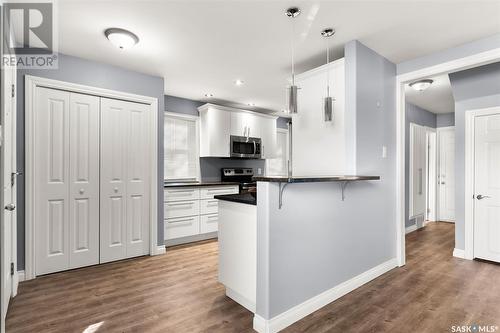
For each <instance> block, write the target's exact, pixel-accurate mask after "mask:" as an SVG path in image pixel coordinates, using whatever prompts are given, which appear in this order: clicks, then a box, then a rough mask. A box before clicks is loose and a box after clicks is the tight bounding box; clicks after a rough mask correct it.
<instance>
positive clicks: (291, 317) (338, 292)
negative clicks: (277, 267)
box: [253, 258, 398, 333]
mask: <svg viewBox="0 0 500 333" xmlns="http://www.w3.org/2000/svg"><path fill="white" fill-rule="evenodd" d="M397 266H398V262H397V259H396V258H393V259H390V260H388V261H386V262H384V263H382V264H380V265H378V266H375V267H373V268H372V269H369V270H367V271H366V272H363V273H361V274H359V275H357V276H355V277H353V278H352V279H349V280H347V281H345V282H343V283H341V284H339V285H337V286H335V287H333V288H331V289H329V290H327V291H325V292H323V293H321V294H319V295H317V296H314V297H312V298H310V299H308V300H307V301H305V302H303V303H301V304H299V305H296V306H294V307H293V308H291V309H290V310H287V311H285V312H283V313H281V314H279V315H277V316H275V317H273V318H271V319H269V320H267V319H264V318H262V317H261V316H259V315H257V314H256V315H255V316H254V319H253V329H254V330H256V331H257V332H259V333H274V332H279V331H281V330H282V329H284V328H286V327H288V326H290V325H292V324H293V323H295V322H297V321H299V320H300V319H302V318H304V317H306V316H307V315H309V314H311V313H313V312H314V311H316V310H318V309H320V308H322V307H324V306H325V305H327V304H329V303H331V302H333V301H335V300H337V299H339V298H340V297H342V296H344V295H346V294H347V293H349V292H351V291H353V290H354V289H356V288H359V287H361V286H362V285H364V284H365V283H367V282H370V281H371V280H373V279H375V278H377V277H379V276H380V275H382V274H384V273H386V272H388V271H390V270H391V269H393V268H395V267H397Z"/></svg>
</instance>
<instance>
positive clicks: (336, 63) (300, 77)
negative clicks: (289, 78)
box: [295, 58, 345, 81]
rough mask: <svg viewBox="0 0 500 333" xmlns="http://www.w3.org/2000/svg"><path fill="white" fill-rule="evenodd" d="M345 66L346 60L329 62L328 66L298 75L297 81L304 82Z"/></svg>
mask: <svg viewBox="0 0 500 333" xmlns="http://www.w3.org/2000/svg"><path fill="white" fill-rule="evenodd" d="M344 65H345V58H340V59H337V60H335V61H332V62H329V63H328V64H324V65H321V66H319V67H316V68H313V69H311V70H308V71H307V72H303V73H300V74H297V75H296V76H295V79H296V80H299V81H302V80H304V79H307V78H309V77H311V76H316V75H318V74H321V73H324V72H327V71H328V70H329V69H331V68H335V67H339V66H344Z"/></svg>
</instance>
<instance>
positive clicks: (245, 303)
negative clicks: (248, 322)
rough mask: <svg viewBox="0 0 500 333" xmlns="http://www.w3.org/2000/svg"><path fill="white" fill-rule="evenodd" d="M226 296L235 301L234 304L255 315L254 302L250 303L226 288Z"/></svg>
mask: <svg viewBox="0 0 500 333" xmlns="http://www.w3.org/2000/svg"><path fill="white" fill-rule="evenodd" d="M226 296H227V297H229V298H230V299H232V300H233V301H235V302H236V303H239V304H240V305H242V306H243V307H244V308H246V309H247V310H248V311H251V312H252V313H255V300H254V301H251V300H249V299H248V298H246V297H245V296H243V295H241V294H240V293H238V292H236V291H234V290H233V289H231V288H228V287H226Z"/></svg>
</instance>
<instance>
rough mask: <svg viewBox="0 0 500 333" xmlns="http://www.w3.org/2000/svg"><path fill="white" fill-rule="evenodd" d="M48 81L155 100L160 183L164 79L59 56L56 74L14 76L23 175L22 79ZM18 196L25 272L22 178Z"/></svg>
mask: <svg viewBox="0 0 500 333" xmlns="http://www.w3.org/2000/svg"><path fill="white" fill-rule="evenodd" d="M25 75H34V76H39V77H44V78H49V79H55V80H60V81H66V82H71V83H78V84H84V85H89V86H94V87H99V88H106V89H113V90H118V91H123V92H128V93H134V94H139V95H145V96H151V97H156V98H157V99H158V136H159V138H160V140H159V144H158V179H160V180H162V179H163V139H161V138H163V110H164V100H163V94H164V87H163V85H164V82H163V78H161V77H156V76H150V75H146V74H141V73H137V72H133V71H129V70H126V69H123V68H119V67H116V66H112V65H107V64H103V63H97V62H94V61H90V60H85V59H81V58H77V57H73V56H67V55H64V54H59V69H57V70H43V69H42V70H34V69H32V70H18V74H17V124H18V128H17V149H18V150H17V165H18V169H19V171H21V172H23V173H24V168H25V164H24V97H25V96H24V76H25ZM18 181H19V183H18V192H17V204H18V212H17V214H18V215H17V216H18V219H17V237H18V239H17V254H18V259H17V262H18V269H19V270H23V269H24V246H25V245H24V230H25V229H24V209H25V207H24V193H25V184H24V176H21V177H19V178H18ZM158 244H163V182H160V183H159V184H158Z"/></svg>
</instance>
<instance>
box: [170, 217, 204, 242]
mask: <svg viewBox="0 0 500 333" xmlns="http://www.w3.org/2000/svg"><path fill="white" fill-rule="evenodd" d="M164 230H165V235H164V238H165V239H166V240H167V239H174V238H179V237H187V236H193V235H198V234H199V233H200V217H199V216H190V217H181V218H175V219H165V225H164Z"/></svg>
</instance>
